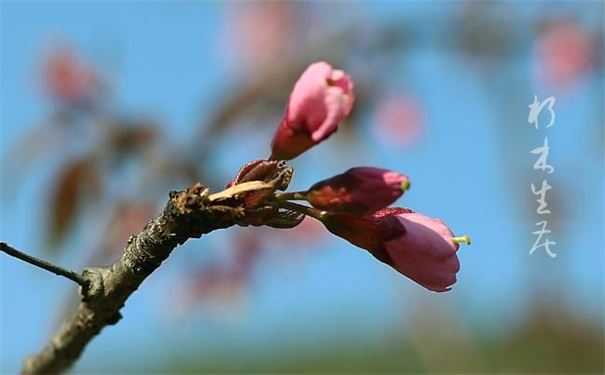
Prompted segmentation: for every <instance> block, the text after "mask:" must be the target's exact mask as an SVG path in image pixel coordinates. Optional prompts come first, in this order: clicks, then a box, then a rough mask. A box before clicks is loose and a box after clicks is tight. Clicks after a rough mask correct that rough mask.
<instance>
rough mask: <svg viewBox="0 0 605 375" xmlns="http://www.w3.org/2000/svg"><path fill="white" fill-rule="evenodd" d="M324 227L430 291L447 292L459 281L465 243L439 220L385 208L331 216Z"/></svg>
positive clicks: (328, 215) (411, 212)
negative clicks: (461, 246) (460, 251)
mask: <svg viewBox="0 0 605 375" xmlns="http://www.w3.org/2000/svg"><path fill="white" fill-rule="evenodd" d="M324 224H325V225H326V228H327V229H328V230H329V231H330V232H332V233H333V234H335V235H337V236H340V237H342V238H344V239H346V240H347V241H349V242H351V243H352V244H354V245H356V246H359V247H361V248H363V249H366V250H368V251H369V252H370V253H371V254H372V255H374V256H375V257H376V258H377V259H378V260H380V261H381V262H384V263H386V264H388V265H389V266H391V267H393V268H394V269H395V270H396V271H398V272H400V273H401V274H403V275H405V276H407V277H408V278H410V279H412V280H414V281H415V282H417V283H418V284H420V285H422V286H423V287H425V288H427V289H429V290H432V291H435V292H445V291H448V290H450V289H451V286H452V285H453V284H454V283H455V282H456V273H457V272H458V271H459V269H460V263H459V261H458V257H457V255H456V252H457V251H458V247H459V245H458V242H461V241H460V240H459V238H455V237H454V236H453V234H452V232H451V230H450V229H449V228H448V227H447V226H446V225H445V223H443V221H441V220H439V219H433V218H430V217H427V216H424V215H422V214H419V213H416V212H414V211H412V210H409V209H405V208H385V209H382V210H379V211H377V212H375V213H373V214H370V215H365V216H356V215H352V214H348V213H328V214H327V216H326V217H325V219H324Z"/></svg>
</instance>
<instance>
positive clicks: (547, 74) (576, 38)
mask: <svg viewBox="0 0 605 375" xmlns="http://www.w3.org/2000/svg"><path fill="white" fill-rule="evenodd" d="M593 51H594V40H593V37H592V36H591V35H590V34H589V33H588V32H587V31H586V30H584V29H583V28H581V27H580V25H578V24H577V23H575V22H573V21H567V20H558V21H554V22H552V23H551V24H549V25H548V26H547V27H546V28H545V30H544V31H543V32H542V34H541V35H540V38H539V39H538V42H537V45H536V53H537V58H538V68H539V69H540V71H539V74H540V75H541V77H540V78H542V79H544V80H545V81H547V82H548V83H550V84H554V85H555V86H558V87H561V88H564V87H567V86H569V85H570V84H573V83H574V82H575V81H576V80H577V79H578V78H579V77H580V76H581V75H582V74H584V73H586V72H587V71H588V70H590V68H591V66H592V64H593V60H594V56H593Z"/></svg>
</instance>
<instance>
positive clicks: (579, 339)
mask: <svg viewBox="0 0 605 375" xmlns="http://www.w3.org/2000/svg"><path fill="white" fill-rule="evenodd" d="M434 318H435V317H434V316H431V317H430V319H426V318H425V319H424V321H423V322H422V319H421V322H417V323H419V325H418V326H416V327H415V328H414V329H412V330H411V332H410V330H404V329H402V328H398V327H394V329H393V331H392V332H391V333H390V334H389V337H387V338H386V339H385V340H382V341H381V342H377V343H368V342H365V341H363V342H360V341H359V340H358V339H356V338H354V337H352V338H350V339H348V338H347V337H346V334H343V335H340V336H338V337H332V338H329V337H328V338H325V337H322V340H321V342H320V343H318V345H317V346H313V347H309V346H308V345H307V346H305V345H293V347H292V345H291V346H287V345H285V346H284V345H279V346H276V347H274V348H272V350H271V352H270V353H269V352H267V353H265V354H264V355H260V356H258V358H256V359H254V360H241V359H240V358H238V356H232V355H228V354H222V355H215V356H213V357H212V358H211V359H209V358H204V359H203V360H199V361H196V360H191V361H190V362H185V363H183V362H179V363H169V364H167V365H166V367H165V368H164V371H165V372H167V373H174V374H200V373H296V374H303V373H313V374H335V373H355V374H370V373H371V374H374V373H422V374H436V373H464V374H469V373H484V374H485V373H489V374H498V373H503V374H602V373H603V372H604V371H605V363H604V361H603V353H604V351H605V342H604V338H603V334H602V332H601V331H600V330H595V329H594V327H592V326H591V325H590V324H587V323H585V322H581V321H578V320H577V319H576V318H575V316H574V314H573V313H571V312H569V311H565V310H562V309H561V308H560V307H559V306H558V305H557V304H556V303H553V302H547V303H545V304H543V305H539V306H538V307H536V308H535V310H533V311H532V312H531V313H530V314H529V315H528V316H527V318H526V320H525V321H523V322H521V324H519V325H517V326H516V327H514V328H513V329H511V330H508V331H506V332H504V333H503V334H501V335H486V334H484V333H483V332H482V331H481V330H476V331H473V330H471V331H469V332H467V333H466V334H467V335H469V334H470V335H471V336H470V337H464V336H460V334H462V333H461V332H458V333H455V330H454V331H453V332H454V333H453V334H452V327H451V324H452V323H451V322H448V321H447V320H444V319H441V320H434ZM429 320H430V321H429ZM435 331H437V332H440V334H435V333H434V332H435ZM462 335H464V334H462ZM469 341H470V342H469ZM469 345H470V346H472V350H469V349H468V346H469ZM284 348H285V349H284ZM194 350H198V351H199V352H200V353H203V352H204V348H195V349H194Z"/></svg>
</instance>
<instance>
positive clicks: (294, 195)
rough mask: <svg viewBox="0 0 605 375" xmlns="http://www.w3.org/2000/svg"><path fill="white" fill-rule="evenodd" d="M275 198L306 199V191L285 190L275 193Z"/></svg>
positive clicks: (288, 199)
mask: <svg viewBox="0 0 605 375" xmlns="http://www.w3.org/2000/svg"><path fill="white" fill-rule="evenodd" d="M275 199H277V200H278V201H280V202H282V201H306V200H307V192H306V191H293V192H285V193H275Z"/></svg>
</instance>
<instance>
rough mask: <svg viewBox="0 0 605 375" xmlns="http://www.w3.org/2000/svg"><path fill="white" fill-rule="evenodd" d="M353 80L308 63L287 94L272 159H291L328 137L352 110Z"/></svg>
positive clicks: (318, 64)
mask: <svg viewBox="0 0 605 375" xmlns="http://www.w3.org/2000/svg"><path fill="white" fill-rule="evenodd" d="M353 86H354V85H353V81H352V80H351V77H349V76H348V75H347V74H346V73H345V72H343V71H342V70H335V69H333V68H332V67H331V66H330V65H329V64H327V63H325V62H317V63H314V64H311V65H310V66H309V67H308V68H307V70H305V72H304V73H303V74H302V76H301V77H300V78H299V79H298V81H297V82H296V85H295V86H294V90H293V91H292V93H291V94H290V99H289V101H288V107H287V109H286V114H285V116H284V118H283V119H282V121H281V123H280V125H279V127H278V128H277V131H276V133H275V135H274V137H273V143H272V146H271V148H272V153H271V159H279V160H290V159H293V158H295V157H296V156H298V155H300V154H301V153H303V152H304V151H306V150H307V149H309V148H310V147H312V146H314V145H316V144H318V143H320V142H321V141H323V140H324V139H326V138H328V137H329V136H330V135H332V133H334V132H335V131H336V130H337V129H338V124H340V123H341V122H342V121H343V120H344V119H345V117H347V116H348V115H349V113H350V112H351V109H352V108H353V102H354V100H355V95H354V93H353Z"/></svg>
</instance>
